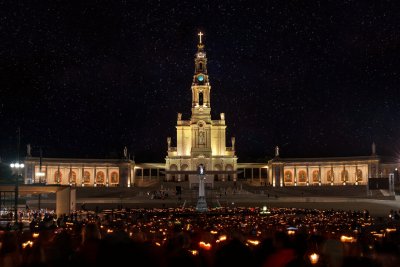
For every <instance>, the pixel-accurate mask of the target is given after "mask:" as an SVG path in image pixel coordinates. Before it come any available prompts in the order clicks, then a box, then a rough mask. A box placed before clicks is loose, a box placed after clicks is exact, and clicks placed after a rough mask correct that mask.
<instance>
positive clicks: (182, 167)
mask: <svg viewBox="0 0 400 267" xmlns="http://www.w3.org/2000/svg"><path fill="white" fill-rule="evenodd" d="M188 168H189V166H188V165H187V164H182V165H181V170H182V171H187V169H188ZM184 178H185V179H184V180H185V181H189V175H188V174H186V173H185V177H184Z"/></svg>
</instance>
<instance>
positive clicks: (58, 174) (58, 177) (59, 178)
mask: <svg viewBox="0 0 400 267" xmlns="http://www.w3.org/2000/svg"><path fill="white" fill-rule="evenodd" d="M61 181H62V173H61V172H60V171H56V172H55V173H54V182H55V183H56V184H59V183H61Z"/></svg>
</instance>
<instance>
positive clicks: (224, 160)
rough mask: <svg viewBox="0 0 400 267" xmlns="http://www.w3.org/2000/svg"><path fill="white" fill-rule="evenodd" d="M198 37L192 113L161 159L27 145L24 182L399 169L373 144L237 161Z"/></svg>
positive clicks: (82, 183)
mask: <svg viewBox="0 0 400 267" xmlns="http://www.w3.org/2000/svg"><path fill="white" fill-rule="evenodd" d="M198 36H199V39H198V44H197V52H196V53H195V57H194V74H193V81H192V84H191V87H190V89H191V92H192V99H191V116H190V118H187V119H185V118H182V113H177V120H176V144H172V138H171V137H167V138H166V140H167V143H166V148H167V151H166V157H165V162H163V163H138V162H135V161H133V160H131V159H130V158H129V157H128V154H127V150H126V148H125V149H124V150H123V157H122V158H120V159H114V160H109V159H79V158H42V157H34V156H32V155H31V153H30V149H29V150H28V151H27V155H26V158H25V166H26V167H25V173H24V179H25V183H26V184H36V183H40V184H47V185H71V186H77V187H115V186H120V187H140V186H144V185H146V184H149V183H159V182H161V181H164V182H189V185H190V186H191V185H193V184H196V183H198V178H197V173H198V172H197V170H198V168H199V166H202V167H204V173H205V175H206V180H205V181H206V183H208V184H209V185H210V186H211V187H213V186H214V183H215V182H218V183H220V182H221V183H224V182H230V181H232V182H233V183H236V182H237V181H241V182H247V183H249V184H251V185H257V186H260V185H266V186H273V187H283V186H322V185H344V186H345V185H366V184H367V183H368V179H370V178H383V177H388V176H389V174H391V173H393V172H395V171H396V172H397V168H398V167H400V166H398V165H399V164H398V163H397V162H395V161H394V160H391V159H386V158H384V157H381V156H378V155H377V154H376V148H375V144H372V148H371V154H370V155H363V156H359V157H332V158H282V157H280V153H279V147H276V148H275V157H274V158H272V159H270V160H269V161H266V162H264V163H244V162H238V156H237V155H236V151H235V138H234V137H230V138H229V137H228V141H229V145H230V146H227V143H228V141H227V137H226V128H227V125H226V121H225V113H223V112H221V113H220V115H219V118H212V117H211V96H212V92H211V79H210V76H209V74H208V71H207V55H206V49H205V45H204V43H203V40H202V36H203V33H201V32H200V33H199V34H198ZM216 90H218V88H217V89H216ZM188 104H189V99H188ZM188 106H189V105H188ZM227 115H228V116H229V114H227ZM171 123H172V122H171ZM160 153H161V152H160Z"/></svg>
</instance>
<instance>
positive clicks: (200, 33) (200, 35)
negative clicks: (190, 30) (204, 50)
mask: <svg viewBox="0 0 400 267" xmlns="http://www.w3.org/2000/svg"><path fill="white" fill-rule="evenodd" d="M203 35H204V34H203V33H202V32H199V34H198V36H199V37H200V44H201V37H202V36H203Z"/></svg>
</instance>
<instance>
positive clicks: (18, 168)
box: [10, 162, 25, 226]
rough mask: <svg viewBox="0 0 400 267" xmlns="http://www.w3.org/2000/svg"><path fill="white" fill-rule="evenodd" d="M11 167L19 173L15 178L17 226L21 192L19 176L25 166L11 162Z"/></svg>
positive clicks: (15, 217)
mask: <svg viewBox="0 0 400 267" xmlns="http://www.w3.org/2000/svg"><path fill="white" fill-rule="evenodd" d="M10 167H11V169H13V170H14V169H15V170H16V171H17V175H16V178H15V194H14V197H15V199H14V204H15V205H14V219H15V226H17V224H18V194H19V188H18V178H19V176H20V170H21V169H22V168H24V167H25V165H24V164H23V163H19V162H17V163H11V164H10Z"/></svg>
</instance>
